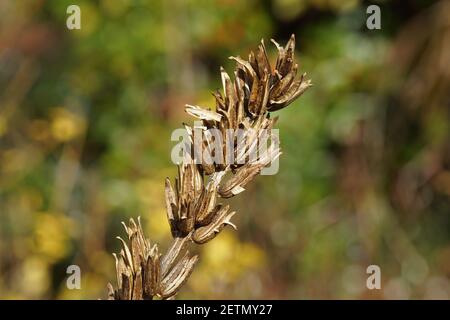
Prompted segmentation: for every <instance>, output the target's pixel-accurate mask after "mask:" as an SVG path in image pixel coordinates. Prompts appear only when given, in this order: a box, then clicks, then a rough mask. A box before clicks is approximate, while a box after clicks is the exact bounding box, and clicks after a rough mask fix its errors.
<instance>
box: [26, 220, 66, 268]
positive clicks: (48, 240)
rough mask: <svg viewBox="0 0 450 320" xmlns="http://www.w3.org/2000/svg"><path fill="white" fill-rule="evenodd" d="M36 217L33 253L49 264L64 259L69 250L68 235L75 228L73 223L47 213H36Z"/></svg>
mask: <svg viewBox="0 0 450 320" xmlns="http://www.w3.org/2000/svg"><path fill="white" fill-rule="evenodd" d="M36 217H37V218H36V228H35V234H34V245H35V247H36V248H35V250H36V251H35V252H37V253H39V254H40V255H42V256H43V257H45V259H46V260H47V261H49V262H54V261H57V260H59V259H61V258H63V257H65V256H66V255H67V253H68V252H69V249H70V235H71V234H72V231H71V230H73V229H74V227H75V226H74V222H73V221H72V220H71V219H69V218H68V217H65V216H62V215H60V214H52V213H47V212H42V213H37V214H36Z"/></svg>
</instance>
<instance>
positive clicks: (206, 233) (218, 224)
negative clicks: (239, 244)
mask: <svg viewBox="0 0 450 320" xmlns="http://www.w3.org/2000/svg"><path fill="white" fill-rule="evenodd" d="M229 208H230V206H228V205H226V206H224V207H222V208H221V209H220V210H218V211H217V212H216V214H215V215H214V217H213V220H212V221H211V223H210V224H208V225H207V226H204V227H200V228H198V229H196V230H195V231H194V233H193V234H192V240H194V242H195V243H198V244H203V243H206V242H208V241H209V240H211V239H213V238H214V237H215V236H216V235H217V234H218V233H219V232H220V231H221V230H222V229H223V228H224V227H225V226H226V225H230V226H232V227H233V228H234V229H236V226H235V225H234V224H233V223H232V222H231V221H230V219H231V217H233V216H234V214H235V213H236V212H234V211H233V212H228V209H229Z"/></svg>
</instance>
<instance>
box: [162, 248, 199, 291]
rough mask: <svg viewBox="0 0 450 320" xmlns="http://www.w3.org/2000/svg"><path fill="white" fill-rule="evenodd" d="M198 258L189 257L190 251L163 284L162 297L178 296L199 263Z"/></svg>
mask: <svg viewBox="0 0 450 320" xmlns="http://www.w3.org/2000/svg"><path fill="white" fill-rule="evenodd" d="M197 260H198V256H196V255H195V256H193V257H189V251H187V252H186V254H185V255H184V257H183V258H182V259H181V260H180V261H179V262H178V263H177V264H176V266H175V267H174V268H173V269H172V270H171V271H170V272H169V274H168V275H167V276H166V277H165V278H164V279H163V280H162V282H161V297H162V298H165V299H167V298H169V297H171V296H173V295H174V294H176V292H177V290H178V289H179V288H180V287H181V286H182V285H183V284H184V283H185V282H186V280H187V278H188V277H189V275H190V274H191V273H192V270H193V268H194V266H195V264H196V263H197Z"/></svg>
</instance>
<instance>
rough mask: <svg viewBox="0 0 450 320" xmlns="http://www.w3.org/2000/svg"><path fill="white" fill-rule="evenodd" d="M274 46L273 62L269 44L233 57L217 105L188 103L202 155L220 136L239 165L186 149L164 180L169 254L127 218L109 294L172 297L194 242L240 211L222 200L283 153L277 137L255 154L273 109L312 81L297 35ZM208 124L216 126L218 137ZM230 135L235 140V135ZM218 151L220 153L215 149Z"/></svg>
mask: <svg viewBox="0 0 450 320" xmlns="http://www.w3.org/2000/svg"><path fill="white" fill-rule="evenodd" d="M272 42H273V43H274V44H275V46H276V48H277V51H278V57H277V60H276V64H275V66H274V67H272V66H271V65H270V62H269V59H268V57H267V52H266V47H265V45H264V42H263V41H261V44H260V45H259V46H258V50H257V51H256V53H254V52H251V53H250V55H249V57H248V60H244V59H242V58H240V57H230V59H233V60H235V61H236V69H235V72H234V81H233V80H231V78H230V76H229V75H228V74H227V72H226V71H225V70H224V69H223V68H221V70H220V73H221V79H222V85H223V93H222V92H220V91H216V92H214V93H213V95H214V97H215V103H216V108H215V110H214V111H213V110H209V109H205V108H201V107H199V106H193V105H186V109H185V110H186V112H187V113H188V114H190V115H192V116H193V117H195V118H197V119H198V120H199V121H200V123H201V125H200V126H199V125H196V126H188V125H185V128H186V131H187V133H188V136H189V140H190V141H191V142H193V141H194V140H195V139H196V137H195V134H194V133H195V132H196V130H200V131H201V133H202V134H201V135H200V144H201V146H202V148H203V150H206V151H208V152H206V153H203V152H202V156H203V155H204V154H213V153H214V152H217V150H216V149H215V147H216V146H217V140H216V139H218V140H219V141H220V144H219V147H220V149H221V150H220V151H222V154H227V152H229V149H230V147H231V149H232V158H233V159H234V162H233V163H231V164H230V163H227V162H226V161H217V158H214V159H212V158H206V159H205V158H203V157H202V161H201V162H200V163H198V162H197V161H194V159H195V156H192V155H189V154H185V155H184V160H183V162H182V163H181V164H179V165H178V177H177V178H176V179H175V182H174V184H173V185H172V183H171V181H170V180H169V179H168V178H167V179H166V181H165V202H166V210H167V218H168V221H169V225H170V230H171V233H172V237H173V239H174V240H173V242H172V245H171V246H170V248H169V250H168V251H167V253H166V254H165V255H161V254H160V253H159V249H158V247H157V245H153V246H151V244H150V240H148V239H146V238H145V237H144V234H143V231H142V227H141V224H140V221H139V220H138V223H137V224H136V223H135V222H134V220H133V219H131V220H130V222H129V224H128V225H125V224H124V227H125V231H126V233H127V236H128V237H127V238H128V239H127V240H128V241H124V240H123V239H121V238H119V239H120V241H121V243H122V249H121V251H120V253H119V254H118V255H114V256H115V258H116V272H117V289H114V288H113V286H112V285H111V284H108V291H109V295H108V296H109V298H110V299H123V300H127V299H152V298H154V297H158V298H161V299H171V298H173V297H174V296H175V295H176V293H177V292H178V290H179V288H180V287H181V286H182V285H183V284H184V282H185V281H186V280H187V278H188V277H189V275H190V274H191V272H192V269H193V268H194V266H195V264H196V262H197V260H198V257H197V255H194V256H191V255H190V254H189V251H188V250H187V245H188V244H204V243H206V242H208V241H211V240H212V239H214V237H216V236H217V234H219V233H220V232H221V230H222V229H223V228H224V227H225V226H227V225H230V226H232V227H233V228H236V227H235V225H234V224H233V223H232V222H231V218H232V217H233V215H234V214H235V212H234V211H230V207H229V205H225V204H222V203H218V201H219V199H220V198H231V197H233V196H235V195H237V194H239V193H241V192H242V191H244V190H245V187H246V185H247V184H248V183H249V182H250V181H252V180H253V179H254V178H255V177H256V176H257V175H258V174H259V173H260V172H261V170H262V169H263V168H264V167H266V166H267V165H268V164H269V163H270V162H271V161H273V160H275V159H276V158H277V157H278V156H279V155H280V154H281V152H280V150H279V147H278V145H279V144H278V143H277V142H278V141H276V140H274V139H275V138H274V137H272V138H271V144H270V146H269V148H268V150H267V152H266V153H265V154H264V155H263V156H262V157H261V158H260V159H258V161H257V162H251V161H250V159H251V155H252V153H253V152H254V151H255V148H257V147H258V146H257V145H258V143H257V142H258V141H259V140H260V139H261V138H262V135H263V134H264V132H265V130H271V129H272V128H273V126H274V124H275V123H276V120H277V118H271V116H270V112H273V111H276V110H279V109H282V108H284V107H286V106H288V105H289V104H290V103H291V102H292V101H294V100H295V99H296V98H298V97H299V96H300V95H302V94H303V93H304V92H305V91H306V89H308V88H309V87H310V86H311V82H310V80H306V75H305V74H302V75H301V76H300V77H299V78H298V79H297V72H298V65H297V64H296V63H295V61H294V52H295V37H294V35H292V36H291V38H290V39H289V41H288V43H287V44H286V46H285V47H281V46H280V45H279V44H278V43H276V42H275V41H273V40H272ZM209 129H216V130H215V132H219V135H218V136H213V135H212V134H211V133H210V131H211V130H209ZM229 129H232V130H244V131H245V132H249V134H247V135H246V139H244V140H240V139H238V137H236V136H232V137H231V139H230V137H229V136H228V135H229ZM230 140H231V141H230ZM213 151H214V152H213Z"/></svg>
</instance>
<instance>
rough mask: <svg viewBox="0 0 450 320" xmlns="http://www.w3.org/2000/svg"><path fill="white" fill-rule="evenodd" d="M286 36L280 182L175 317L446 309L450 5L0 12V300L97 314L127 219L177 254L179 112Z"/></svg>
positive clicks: (120, 1)
mask: <svg viewBox="0 0 450 320" xmlns="http://www.w3.org/2000/svg"><path fill="white" fill-rule="evenodd" d="M372 3H376V4H378V5H379V6H380V8H381V14H382V19H381V26H382V29H381V30H368V29H367V28H366V19H367V16H368V15H367V14H366V8H367V6H368V5H369V4H372ZM70 4H77V5H79V6H80V8H81V19H82V29H81V30H73V31H70V30H68V29H67V28H66V19H67V17H68V15H67V14H66V8H67V6H68V5H70ZM291 33H294V34H295V35H296V39H297V57H298V58H299V62H300V68H301V70H302V71H306V72H307V73H308V76H309V77H310V78H311V79H312V80H313V83H314V87H313V88H311V89H310V90H309V91H308V92H307V93H306V94H305V95H304V96H302V97H301V98H300V99H299V100H298V101H297V102H295V103H294V104H293V105H292V106H290V107H289V108H287V109H284V110H282V111H280V112H278V114H279V115H280V121H279V128H280V135H281V146H282V149H283V155H282V157H281V160H280V171H279V173H278V174H277V175H275V176H263V177H258V178H257V179H256V181H255V183H253V184H252V185H251V186H250V187H249V188H248V191H247V192H245V193H244V194H242V195H241V196H239V197H237V199H236V200H234V201H233V203H232V206H233V209H235V210H237V211H238V214H237V215H236V216H235V218H234V221H235V222H236V224H237V225H238V227H239V229H238V231H237V232H235V231H233V230H228V229H226V230H224V232H222V233H221V234H220V236H218V237H217V239H215V240H214V241H212V242H210V243H208V244H207V245H205V246H203V247H201V259H200V262H199V265H198V267H197V268H196V269H195V271H194V273H193V275H192V276H191V278H190V280H189V281H188V283H187V285H186V286H185V288H184V289H183V290H182V292H181V294H180V296H179V298H192V299H213V298H216V299H226V298H235V299H250V298H251V299H259V298H264V299H305V298H312V299H314V298H322V299H328V298H338V299H356V298H361V299H393V298H399V299H408V298H416V299H423V298H443V299H449V298H450V281H449V276H450V201H449V196H450V128H449V122H450V121H449V120H450V114H449V109H450V63H449V61H450V1H447V0H444V1H420V0H410V1H400V0H398V1H394V0H392V1H388V0H386V1H375V0H374V1H359V0H345V1H342V0H340V1H337V0H303V1H302V0H266V1H256V0H251V1H238V0H215V1H206V0H203V1H194V0H186V1H183V0H175V1H162V0H135V1H132V0H109V1H108V0H102V1H87V0H86V1H76V0H70V1H65V0H64V1H59V0H58V1H56V0H52V1H44V0H29V1H12V0H10V1H8V0H3V1H0V298H3V299H13V298H19V299H30V298H32V299H42V298H47V299H75V298H80V299H97V298H105V297H106V289H105V286H106V283H107V282H108V281H112V282H113V283H115V272H114V259H113V257H112V255H111V252H115V251H117V250H119V242H118V241H117V240H116V239H115V236H116V235H124V232H123V229H122V227H121V225H120V221H122V220H128V219H129V218H130V217H137V216H139V215H140V216H141V217H142V221H143V224H144V227H145V231H146V233H147V235H148V236H149V237H150V238H151V239H152V240H153V241H157V242H158V243H159V244H160V247H161V248H162V250H164V249H165V248H167V246H168V244H169V241H170V232H169V226H168V224H167V221H166V216H165V209H164V206H165V205H164V195H163V187H164V183H163V181H164V178H165V177H166V176H169V177H173V176H175V174H176V168H175V166H174V165H173V164H172V163H171V161H170V150H171V148H172V147H173V145H174V142H171V141H170V134H171V132H172V130H174V129H176V128H179V127H180V125H181V123H182V122H183V121H191V119H190V118H189V117H188V116H187V115H185V114H184V111H183V106H184V104H185V103H191V104H199V105H203V106H213V102H214V100H213V97H212V96H211V94H210V91H211V90H214V89H216V88H218V87H220V78H219V66H221V65H223V66H224V67H225V68H226V69H227V70H228V71H229V72H231V71H232V70H233V68H234V65H233V63H232V62H231V61H229V60H228V57H229V56H230V55H241V56H244V57H245V56H247V54H248V52H249V51H250V50H251V49H254V48H255V47H256V46H257V44H258V42H259V41H260V39H261V38H264V39H265V40H266V43H268V40H269V39H270V38H274V39H276V40H277V41H278V42H280V43H285V41H286V40H287V39H288V38H289V36H290V34H291ZM271 54H272V55H274V54H275V50H274V48H271ZM71 264H77V265H79V266H80V267H81V271H82V288H81V290H68V289H67V288H66V277H67V275H66V268H67V266H68V265H71ZM371 264H376V265H379V266H380V268H381V272H382V289H381V290H368V289H367V288H366V278H367V276H368V275H367V274H366V268H367V266H369V265H371Z"/></svg>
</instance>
